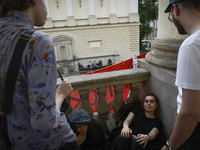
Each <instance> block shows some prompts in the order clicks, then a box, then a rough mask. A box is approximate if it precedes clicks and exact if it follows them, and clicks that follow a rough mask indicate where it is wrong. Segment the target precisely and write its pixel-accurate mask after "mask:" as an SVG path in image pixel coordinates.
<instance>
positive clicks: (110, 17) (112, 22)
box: [109, 14, 118, 24]
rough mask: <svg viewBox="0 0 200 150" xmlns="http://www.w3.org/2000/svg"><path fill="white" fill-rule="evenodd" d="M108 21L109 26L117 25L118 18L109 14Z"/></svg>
mask: <svg viewBox="0 0 200 150" xmlns="http://www.w3.org/2000/svg"><path fill="white" fill-rule="evenodd" d="M109 20H110V24H114V23H118V18H117V16H116V14H110V16H109Z"/></svg>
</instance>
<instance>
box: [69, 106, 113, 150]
mask: <svg viewBox="0 0 200 150" xmlns="http://www.w3.org/2000/svg"><path fill="white" fill-rule="evenodd" d="M68 119H69V122H70V125H71V128H72V130H73V131H74V133H75V134H76V137H77V143H78V145H79V146H80V148H81V150H108V149H109V146H108V144H107V141H106V138H105V134H104V132H103V129H102V128H101V126H100V124H99V122H97V121H96V120H95V119H93V118H91V117H90V116H89V114H88V113H87V112H86V111H85V110H83V109H80V108H79V109H77V110H74V111H72V113H71V114H70V115H69V117H68Z"/></svg>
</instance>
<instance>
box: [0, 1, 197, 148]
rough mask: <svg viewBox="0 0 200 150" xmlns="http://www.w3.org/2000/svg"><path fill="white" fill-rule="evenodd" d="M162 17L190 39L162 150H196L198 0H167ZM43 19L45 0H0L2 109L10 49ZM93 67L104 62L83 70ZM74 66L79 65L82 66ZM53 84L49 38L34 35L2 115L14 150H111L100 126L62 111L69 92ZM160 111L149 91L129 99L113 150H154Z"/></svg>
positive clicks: (79, 113) (181, 59)
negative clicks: (172, 120) (8, 108)
mask: <svg viewBox="0 0 200 150" xmlns="http://www.w3.org/2000/svg"><path fill="white" fill-rule="evenodd" d="M165 12H166V13H169V18H168V19H169V20H170V21H172V22H173V23H174V24H175V26H176V27H177V29H178V31H179V33H180V34H189V35H190V36H189V37H188V38H187V39H186V40H185V41H184V42H183V44H182V45H181V47H180V50H179V55H178V67H177V77H176V83H175V84H176V85H177V86H178V89H179V95H178V97H177V102H178V103H177V104H178V116H177V120H176V123H175V126H174V130H173V132H172V135H171V136H170V138H169V140H167V141H166V144H164V146H163V147H162V150H173V149H180V150H188V149H192V150H198V149H199V147H200V144H199V141H200V130H199V129H200V123H199V118H200V111H199V110H200V101H199V96H200V91H199V90H200V86H199V85H200V84H199V82H200V81H199V74H200V71H199V66H200V65H199V57H200V52H199V49H200V45H199V36H200V20H199V17H200V1H199V0H170V1H169V6H168V7H167V9H166V11H165ZM46 17H47V9H46V6H45V1H44V0H0V22H1V24H0V37H1V40H0V44H1V46H0V61H1V62H3V63H0V70H1V72H0V80H1V83H0V108H1V110H2V108H3V107H5V106H3V105H4V97H5V93H4V91H5V88H6V85H5V84H6V82H5V81H6V74H7V72H8V71H7V70H8V68H9V64H10V61H11V59H12V57H17V56H15V55H12V54H13V53H14V51H15V47H14V46H13V43H17V41H18V40H19V37H23V36H25V37H26V36H27V35H25V34H24V32H25V31H27V30H28V31H34V26H37V27H41V26H43V25H44V24H45V21H46ZM8 37H9V38H8ZM33 49H34V50H33ZM185 62H187V65H185ZM97 64H99V65H100V66H101V67H102V65H103V64H102V62H101V61H99V63H97V62H96V61H95V60H94V62H93V63H92V62H91V61H89V63H88V67H89V68H90V69H93V68H96V67H97ZM108 64H109V65H112V60H110V59H109V60H108ZM44 66H50V67H44ZM79 66H80V67H83V66H82V65H81V64H79ZM17 69H18V68H17ZM56 83H57V66H56V57H55V54H54V46H53V43H52V40H51V38H50V37H49V35H47V34H46V33H43V32H38V31H34V32H33V34H32V35H31V36H30V38H28V44H27V45H26V47H25V49H24V53H23V56H22V59H21V64H20V67H19V71H18V75H17V79H16V84H15V89H14V91H13V95H14V96H13V99H12V105H11V111H10V113H9V114H7V116H6V119H7V120H6V127H7V129H6V130H7V131H8V135H9V141H10V145H9V146H10V147H11V149H14V150H22V149H23V150H29V149H31V150H35V149H37V150H50V149H51V150H52V149H54V150H57V149H58V150H66V149H67V150H80V149H82V150H108V149H110V147H109V144H108V142H107V140H106V138H105V133H104V132H103V129H102V127H101V125H100V124H99V122H98V121H96V120H95V119H93V118H91V117H90V116H89V114H88V113H87V112H86V111H85V110H83V109H77V110H74V111H72V112H71V114H70V115H69V116H68V117H66V116H65V114H64V113H63V112H61V111H60V110H61V106H62V103H63V101H64V99H65V98H66V97H67V96H69V95H70V93H71V92H72V91H73V87H72V86H71V84H70V82H69V81H68V80H64V81H62V83H61V84H60V86H59V87H57V84H56ZM128 104H129V103H127V104H124V105H128ZM124 105H123V106H124ZM123 106H122V107H123ZM158 107H159V100H158V97H157V96H156V95H155V94H153V93H149V94H147V95H146V96H145V97H144V99H143V101H134V105H133V107H132V108H131V109H130V110H129V111H128V112H129V113H128V114H127V115H126V117H125V118H124V119H123V123H122V125H121V126H119V127H117V128H115V129H114V130H113V132H111V136H112V147H113V149H114V150H122V149H127V150H149V149H154V150H155V149H156V147H154V145H153V144H152V143H153V141H155V140H157V137H158V136H159V135H160V134H161V133H162V122H161V121H160V120H159V119H157V118H156V115H155V111H156V109H157V108H158ZM125 108H126V107H123V109H125ZM122 112H124V111H122ZM3 113H4V112H3ZM4 115H6V114H4ZM1 118H2V116H1ZM67 118H68V121H67ZM68 122H69V123H68ZM2 123H5V122H2V120H1V126H0V127H2ZM1 131H2V128H1ZM0 136H2V134H1V135H0ZM160 146H161V145H160Z"/></svg>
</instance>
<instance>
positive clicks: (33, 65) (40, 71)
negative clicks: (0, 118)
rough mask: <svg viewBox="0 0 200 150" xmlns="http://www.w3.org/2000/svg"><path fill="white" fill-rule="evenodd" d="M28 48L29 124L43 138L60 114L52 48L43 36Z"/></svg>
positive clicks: (30, 43)
mask: <svg viewBox="0 0 200 150" xmlns="http://www.w3.org/2000/svg"><path fill="white" fill-rule="evenodd" d="M29 48H31V50H32V58H31V60H30V64H29V66H30V67H29V69H28V74H27V84H28V94H29V105H30V107H31V119H30V122H31V126H32V127H33V128H34V130H35V132H36V133H37V134H38V135H40V136H44V135H46V134H47V133H48V132H50V130H52V129H53V127H55V126H56V124H57V123H56V120H57V121H59V114H60V113H59V110H58V109H57V107H56V105H55V92H56V81H57V68H56V60H55V55H54V47H53V43H52V42H51V39H50V37H49V36H47V35H43V36H41V37H37V38H36V39H32V40H31V41H30V42H29ZM56 114H57V115H56ZM56 116H57V118H56Z"/></svg>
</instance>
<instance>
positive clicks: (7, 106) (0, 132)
mask: <svg viewBox="0 0 200 150" xmlns="http://www.w3.org/2000/svg"><path fill="white" fill-rule="evenodd" d="M33 32H34V31H28V30H26V31H25V32H24V33H22V34H20V35H19V40H18V41H17V44H16V46H15V49H14V52H13V55H12V58H11V61H10V64H9V67H8V71H7V75H6V81H5V83H6V84H5V85H6V86H5V96H4V101H3V105H2V107H1V108H2V115H0V138H1V139H3V141H4V143H5V145H6V146H11V143H10V139H9V135H8V128H7V115H9V114H10V110H11V107H12V100H13V94H14V89H15V84H16V81H17V75H18V71H19V67H20V62H21V58H22V54H23V51H24V49H25V47H26V44H27V42H28V41H29V40H30V39H31V37H32V34H33Z"/></svg>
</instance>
